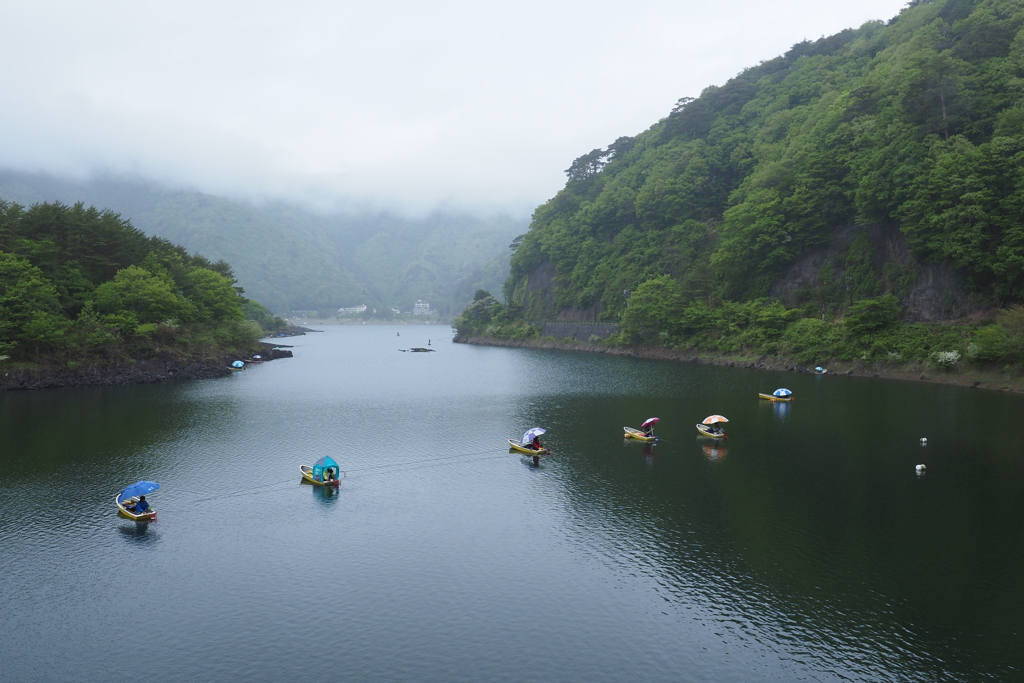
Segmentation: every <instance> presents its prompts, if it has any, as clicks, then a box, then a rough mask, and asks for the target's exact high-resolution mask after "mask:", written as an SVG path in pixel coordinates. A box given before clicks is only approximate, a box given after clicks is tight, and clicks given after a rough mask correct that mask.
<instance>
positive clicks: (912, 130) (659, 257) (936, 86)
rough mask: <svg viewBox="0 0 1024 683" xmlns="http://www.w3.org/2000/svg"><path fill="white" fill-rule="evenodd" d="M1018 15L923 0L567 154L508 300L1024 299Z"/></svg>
mask: <svg viewBox="0 0 1024 683" xmlns="http://www.w3.org/2000/svg"><path fill="white" fill-rule="evenodd" d="M1022 27H1024V2H1021V0H935V1H934V2H926V1H922V0H915V1H914V2H912V3H910V5H908V7H907V8H906V9H905V10H904V11H903V12H901V14H900V15H899V16H898V17H896V18H894V19H893V20H891V21H890V22H888V23H886V24H883V23H882V22H872V23H868V24H865V25H864V26H861V27H860V28H859V29H856V30H846V31H843V32H841V33H838V34H836V35H834V36H830V37H828V38H823V39H821V40H818V41H815V42H804V43H800V44H797V45H795V46H794V47H793V48H792V49H791V50H790V51H789V52H787V53H786V54H785V55H783V56H781V57H777V58H775V59H771V60H769V61H766V62H763V63H761V64H760V65H758V66H755V67H753V68H750V69H748V70H746V71H744V72H743V73H741V74H739V75H738V76H737V77H735V78H734V79H732V80H730V81H729V82H728V83H726V84H725V85H724V86H722V87H710V88H707V89H706V90H705V91H704V92H703V93H702V94H701V96H700V97H699V98H696V99H690V98H683V99H681V100H680V101H679V103H678V104H677V106H676V107H675V108H674V109H673V111H672V112H671V113H670V114H669V116H667V117H666V118H664V119H662V120H661V121H659V122H658V123H656V124H655V125H653V126H652V127H651V128H650V129H648V130H647V131H645V132H643V133H641V134H640V135H638V136H636V137H635V138H628V137H624V138H620V139H618V140H617V141H615V142H614V143H613V144H612V145H610V146H609V147H608V148H607V149H604V150H594V151H592V152H590V153H589V154H586V155H584V156H582V157H580V158H579V159H577V160H576V161H575V162H574V163H573V165H572V167H571V168H570V169H569V170H568V171H567V175H568V182H567V183H566V186H565V188H564V189H563V190H562V191H561V192H559V193H558V194H557V195H556V196H555V197H554V198H552V199H551V200H550V201H548V202H547V203H545V204H544V205H542V206H540V207H539V208H538V209H537V210H536V212H535V214H534V217H533V222H532V224H531V227H530V231H529V233H528V234H527V235H526V237H525V239H523V241H522V246H521V247H520V248H519V249H518V250H517V251H516V253H515V255H514V256H513V258H512V261H511V274H510V277H509V279H508V280H507V281H506V284H505V295H506V298H507V299H508V300H509V301H510V302H511V303H514V304H518V305H521V306H523V307H524V308H525V311H526V317H528V318H531V319H543V318H550V317H555V316H560V317H563V318H577V319H601V320H618V319H619V318H620V317H621V316H622V314H623V313H624V311H625V310H626V305H627V303H626V302H627V300H628V297H629V296H630V293H631V292H632V291H634V290H637V289H638V287H639V286H640V285H641V284H642V283H644V282H647V281H651V280H654V279H656V278H659V277H660V276H662V275H668V276H670V284H669V286H670V287H671V288H673V290H675V289H676V288H677V289H678V292H679V294H678V297H679V302H678V304H679V305H680V306H685V305H687V304H689V303H692V302H695V301H703V302H705V303H706V304H708V305H711V306H713V307H714V306H717V305H720V303H721V302H722V301H726V300H733V301H744V300H752V299H756V298H758V297H764V296H768V295H773V296H779V297H782V298H783V299H784V300H785V302H786V303H787V304H789V305H791V306H805V307H806V308H807V313H808V314H813V315H815V316H819V317H821V316H826V317H827V316H830V315H836V314H838V315H841V314H842V313H843V312H844V311H845V310H846V308H847V307H849V305H850V304H851V303H853V302H855V301H857V300H858V299H870V298H872V297H877V296H880V295H882V294H883V293H886V292H890V293H892V294H894V295H895V296H896V297H897V298H898V300H899V302H900V303H901V304H902V305H903V306H904V307H905V308H906V313H907V314H908V315H911V316H916V317H918V318H925V319H927V318H934V317H938V316H941V315H946V316H948V315H950V314H952V313H956V312H963V311H965V310H970V309H977V308H978V307H980V306H984V305H1005V304H1007V303H1011V302H1018V301H1021V300H1024V164H1022V162H1024V100H1022V92H1024V32H1022V30H1021V29H1022ZM940 281H941V286H940V285H939V284H936V283H937V282H940ZM929 287H930V288H931V290H930V291H931V292H932V293H931V294H930V295H929V296H930V297H931V298H930V299H927V301H925V303H920V302H919V301H918V299H915V297H920V296H923V295H922V294H921V293H922V292H923V291H924V290H926V289H927V288H929ZM921 301H924V299H921Z"/></svg>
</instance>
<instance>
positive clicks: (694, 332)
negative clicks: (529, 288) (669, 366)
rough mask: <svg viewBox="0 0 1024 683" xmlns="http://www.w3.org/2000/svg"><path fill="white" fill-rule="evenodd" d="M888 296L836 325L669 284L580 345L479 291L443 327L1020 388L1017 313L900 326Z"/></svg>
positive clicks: (634, 302) (685, 357)
mask: <svg viewBox="0 0 1024 683" xmlns="http://www.w3.org/2000/svg"><path fill="white" fill-rule="evenodd" d="M900 314H901V310H900V307H899V305H898V302H897V300H896V298H895V297H893V296H891V295H887V296H883V297H880V298H878V299H865V300H861V301H858V302H855V303H854V305H853V306H851V307H850V309H849V311H847V313H846V315H845V316H844V317H842V318H840V319H837V320H821V319H820V318H817V317H803V316H804V315H805V314H804V312H803V311H802V310H801V309H787V308H786V307H785V306H783V305H782V304H781V303H780V302H778V301H772V300H767V299H759V300H754V301H747V302H723V304H722V305H720V306H718V307H715V308H711V307H708V306H706V305H705V304H703V303H701V302H698V303H695V304H689V305H687V304H684V303H683V302H682V300H681V299H680V298H679V297H678V295H677V294H675V293H673V291H672V280H671V279H670V278H668V277H663V278H657V279H656V280H654V281H649V282H647V283H644V284H643V285H641V286H640V288H638V290H637V291H636V292H635V293H634V296H633V297H632V299H631V300H630V305H629V307H628V308H627V312H626V313H625V314H624V315H623V316H622V319H621V321H620V323H619V329H618V331H617V332H615V333H613V334H611V335H609V336H607V337H606V338H603V339H602V338H600V337H598V336H595V335H592V336H591V337H590V338H589V339H587V340H576V339H572V338H566V339H561V340H559V339H556V338H554V337H544V336H542V327H541V326H539V325H536V324H531V323H529V322H527V321H524V320H522V318H521V315H522V310H521V308H520V307H519V306H517V305H516V304H509V303H504V304H503V303H500V302H499V301H497V300H496V299H495V298H494V297H493V296H492V295H491V294H490V293H489V292H485V291H483V290H480V291H478V292H477V293H476V297H475V300H474V302H473V303H472V304H470V306H468V307H467V308H466V310H465V311H463V312H462V314H461V315H460V316H459V317H458V318H456V319H455V321H453V323H452V325H453V327H454V328H455V330H456V332H457V333H458V334H457V335H456V337H455V339H454V341H456V342H459V343H469V344H481V345H493V346H512V347H525V348H547V349H566V350H576V351H590V352H595V353H611V354H615V355H624V356H634V357H644V358H658V359H663V360H679V361H689V362H701V363H707V364H713V365H730V366H733V367H751V368H760V369H768V370H775V369H777V370H790V369H792V371H808V370H809V369H810V368H814V367H815V366H822V367H824V368H826V369H827V370H828V373H829V374H830V375H837V374H841V375H860V376H865V375H866V376H877V377H890V378H894V379H915V380H930V381H937V382H943V383H947V384H966V385H969V386H975V387H980V386H984V387H985V388H992V389H1003V390H1011V391H1022V390H1024V306H1011V307H1010V308H1007V309H1004V310H1002V311H997V312H990V313H989V315H988V316H987V317H986V316H975V317H974V318H969V319H963V320H959V321H953V322H948V323H920V322H919V323H907V322H902V321H901V320H900Z"/></svg>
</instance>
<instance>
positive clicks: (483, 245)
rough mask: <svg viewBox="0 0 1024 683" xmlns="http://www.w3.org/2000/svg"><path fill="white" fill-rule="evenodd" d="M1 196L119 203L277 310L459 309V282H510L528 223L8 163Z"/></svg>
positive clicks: (464, 297)
mask: <svg viewBox="0 0 1024 683" xmlns="http://www.w3.org/2000/svg"><path fill="white" fill-rule="evenodd" d="M0 198H2V199H5V200H8V201H15V202H18V203H19V204H22V205H26V206H28V205H31V204H35V203H38V202H44V201H63V202H65V203H74V202H78V201H83V202H85V203H86V204H91V205H95V206H97V207H102V208H107V209H110V210H113V211H115V212H117V213H119V214H121V215H122V216H123V217H124V218H126V219H129V220H131V222H132V224H133V225H134V226H136V227H137V228H139V229H140V230H142V231H143V232H145V233H146V234H149V235H155V236H159V237H163V238H165V239H168V240H171V241H172V242H175V243H177V244H181V245H183V246H184V247H185V248H186V249H188V250H189V251H192V252H199V253H202V254H204V255H206V256H208V257H209V258H212V259H215V260H216V259H224V260H226V261H229V262H230V263H231V264H232V266H233V268H234V272H235V274H236V276H237V277H238V281H239V283H240V284H241V285H242V286H243V287H244V288H245V291H246V294H247V296H251V297H253V298H255V299H257V300H259V301H260V302H262V303H264V304H265V305H266V306H267V307H269V308H270V309H271V310H273V311H275V312H277V313H279V314H286V313H287V312H288V311H291V310H308V309H316V310H321V311H327V310H333V309H337V308H339V307H341V306H353V305H356V304H360V303H365V304H367V305H368V306H371V307H378V308H386V307H391V306H395V307H398V308H400V309H401V310H403V311H408V310H411V309H412V305H413V303H414V302H415V301H416V300H417V299H424V300H426V301H429V302H430V303H431V305H432V307H433V308H435V309H437V310H440V311H441V312H443V313H448V312H454V311H457V310H459V309H461V308H462V307H463V306H464V305H465V304H466V303H467V302H469V301H470V300H471V299H472V295H473V291H475V290H473V291H469V292H468V293H467V292H466V291H465V290H466V289H467V288H466V287H465V286H461V287H460V283H461V282H462V281H463V280H464V279H466V278H470V277H472V276H473V275H474V273H477V271H480V269H482V268H483V269H484V270H482V271H480V273H481V275H480V277H478V278H477V279H476V280H475V281H474V282H477V283H478V284H482V285H484V286H488V287H491V288H497V287H499V286H500V284H501V282H502V280H503V279H504V276H505V275H506V273H507V263H508V257H509V256H510V253H509V251H508V246H507V245H508V243H509V241H511V239H512V238H513V237H514V236H515V235H516V234H518V233H520V232H522V231H523V229H524V227H525V226H524V224H523V223H521V222H519V221H515V220H513V219H511V218H508V217H506V216H500V215H499V216H490V217H477V216H473V215H469V214H463V213H459V212H454V211H449V212H435V213H433V214H430V215H428V216H426V217H423V218H415V219H413V218H402V217H398V216H394V215H391V214H388V213H372V214H362V215H333V216H332V215H320V214H315V213H312V212H309V211H305V210H302V209H300V208H297V207H294V206H289V205H283V204H271V205H266V206H258V207H257V206H250V205H246V204H242V203H239V202H233V201H230V200H226V199H223V198H219V197H214V196H211V195H207V194H202V193H198V192H191V191H184V190H173V189H169V188H166V187H162V186H160V185H157V184H154V183H150V182H147V181H144V180H140V179H123V178H102V177H101V178H94V179H90V180H83V181H75V180H62V179H57V178H53V177H51V176H47V175H38V174H25V173H18V172H13V171H0ZM495 261H496V262H497V265H495V264H494V263H493V262H495ZM502 264H504V266H503V265H502ZM503 267H504V270H503ZM488 274H489V275H488Z"/></svg>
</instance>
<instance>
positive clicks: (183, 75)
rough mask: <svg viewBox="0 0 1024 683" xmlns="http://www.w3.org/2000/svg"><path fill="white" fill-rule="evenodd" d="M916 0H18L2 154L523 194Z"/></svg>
mask: <svg viewBox="0 0 1024 683" xmlns="http://www.w3.org/2000/svg"><path fill="white" fill-rule="evenodd" d="M903 4H904V2H903V1H902V0H899V1H893V0H866V1H864V2H861V3H848V2H838V1H833V0H826V1H823V0H794V1H792V2H789V3H786V4H780V3H763V2H752V1H750V0H732V1H731V2H721V3H704V2H702V3H697V2H680V1H676V2H664V1H643V0H641V1H638V2H636V3H632V4H629V5H625V4H623V3H621V2H589V1H588V2H584V1H582V0H571V1H567V2H555V3H551V2H539V1H531V0H526V1H524V2H518V3H506V4H504V5H493V6H492V5H487V4H480V3H476V2H473V3H471V2H464V1H461V0H447V1H446V0H441V1H439V2H435V3H414V2H378V3H372V4H370V3H364V4H356V3H336V2H326V1H324V2H317V1H307V2H298V3H273V4H272V3H251V2H235V1H221V2H202V3H199V2H185V3H171V4H166V3H165V4H162V5H157V4H149V3H125V2H120V1H118V2H114V1H110V0H107V1H103V0H100V1H97V2H90V3H79V2H70V1H68V2H62V1H51V2H47V1H46V0H43V1H41V2H33V3H21V4H20V5H17V6H15V5H13V4H12V5H9V6H8V7H7V8H6V9H5V24H6V26H7V27H8V30H7V31H6V32H5V37H4V40H3V41H2V42H0V64H2V66H0V72H2V74H3V82H4V88H3V89H2V90H0V120H2V125H0V165H3V166H6V167H9V168H17V169H21V170H33V171H47V172H51V173H59V174H68V175H79V176H81V175H84V174H90V173H93V172H96V171H104V172H112V173H123V172H131V173H135V174H139V175H143V176H146V177H150V178H153V179H157V180H161V181H163V182H167V183H170V184H174V185H182V186H187V187H193V188H196V189H201V190H203V191H206V192H211V193H216V194H222V195H227V196H233V197H238V198H247V199H253V200H260V199H285V200H290V201H297V202H301V203H304V204H308V205H312V206H317V207H320V208H326V209H329V208H332V207H334V208H337V207H341V206H351V205H353V204H359V205H368V206H372V205H387V206H399V207H407V208H410V209H418V208H425V207H429V206H433V205H436V204H438V203H440V202H445V203H448V204H454V205H460V206H466V207H479V208H502V209H505V210H512V211H526V210H529V208H531V207H533V206H535V205H536V204H537V203H539V202H542V201H544V200H545V199H547V198H548V197H550V196H551V195H552V194H554V193H555V192H557V191H558V189H559V188H560V187H561V186H562V185H563V183H564V180H565V178H564V176H563V174H562V169H564V168H568V166H569V164H570V163H571V162H572V160H573V159H574V158H575V157H577V156H579V155H581V154H583V153H585V152H588V151H589V150H591V149H593V148H595V147H603V146H606V145H607V144H608V143H610V142H611V141H612V140H614V139H615V138H617V137H619V136H620V135H635V134H637V133H639V132H640V131H642V130H643V129H645V128H647V127H648V126H650V125H651V124H652V123H654V122H655V121H657V120H658V119H659V118H661V117H663V116H665V115H666V114H667V113H668V111H669V110H670V109H671V107H672V105H673V103H674V102H675V100H676V99H678V98H679V97H681V96H684V95H694V96H695V95H697V94H699V93H700V91H701V90H702V89H703V88H704V87H706V86H708V85H711V84H721V83H724V82H725V81H726V80H727V79H728V78H730V77H731V76H733V75H735V74H736V73H737V72H739V71H740V70H741V69H743V68H745V67H748V66H752V65H754V64H757V63H758V62H759V61H762V60H765V59H770V58H772V57H774V56H776V55H778V54H781V53H782V52H784V51H785V50H787V49H788V48H789V46H790V45H792V44H793V43H795V42H798V41H800V40H802V39H804V38H810V39H815V38H817V37H819V36H820V35H823V34H830V33H834V32H836V31H838V30H841V29H843V28H846V27H850V26H853V27H855V26H858V25H860V24H861V23H863V22H864V21H867V20H871V19H887V18H889V17H890V16H892V15H894V14H896V13H897V12H898V11H899V9H900V7H901V6H903Z"/></svg>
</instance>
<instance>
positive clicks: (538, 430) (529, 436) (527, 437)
mask: <svg viewBox="0 0 1024 683" xmlns="http://www.w3.org/2000/svg"><path fill="white" fill-rule="evenodd" d="M546 431H548V430H546V429H544V428H543V427H534V428H533V429H531V430H529V431H527V432H526V433H525V434H523V440H522V441H520V442H519V443H521V444H523V445H524V446H525V445H526V444H528V443H530V442H531V441H533V437H535V436H540V435H541V434H543V433H545V432H546Z"/></svg>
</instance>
